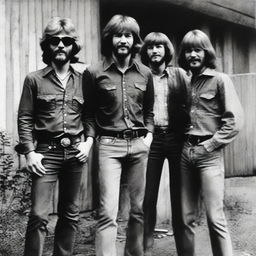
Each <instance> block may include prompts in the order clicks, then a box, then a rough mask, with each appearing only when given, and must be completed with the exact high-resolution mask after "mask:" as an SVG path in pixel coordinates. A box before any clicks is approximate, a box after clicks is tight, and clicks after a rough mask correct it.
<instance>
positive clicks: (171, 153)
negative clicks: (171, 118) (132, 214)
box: [144, 132, 183, 251]
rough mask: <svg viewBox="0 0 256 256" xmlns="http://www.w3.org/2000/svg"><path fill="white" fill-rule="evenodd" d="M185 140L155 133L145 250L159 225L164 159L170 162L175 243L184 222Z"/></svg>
mask: <svg viewBox="0 0 256 256" xmlns="http://www.w3.org/2000/svg"><path fill="white" fill-rule="evenodd" d="M182 145H183V140H182V139H181V138H180V137H179V136H177V135H176V134H174V133H172V132H162V133H161V132H160V133H154V137H153V142H152V144H151V147H150V152H149V157H148V164H147V174H146V191H145V198H144V250H145V251H147V250H149V249H151V248H152V247H153V243H154V239H153V233H154V229H155V225H156V205H157V198H158V191H159V185H160V179H161V174H162V169H163V163H164V160H165V159H166V158H167V159H168V163H169V173H170V174H169V177H170V193H171V208H172V225H173V230H174V236H175V240H176V245H177V246H178V242H179V239H178V236H179V233H180V232H179V231H180V223H181V218H180V216H181V212H180V192H179V190H180V156H181V150H182Z"/></svg>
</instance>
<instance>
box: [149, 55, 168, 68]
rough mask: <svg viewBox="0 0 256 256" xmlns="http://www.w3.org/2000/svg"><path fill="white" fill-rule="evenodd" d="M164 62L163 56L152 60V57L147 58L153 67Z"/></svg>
mask: <svg viewBox="0 0 256 256" xmlns="http://www.w3.org/2000/svg"><path fill="white" fill-rule="evenodd" d="M164 62H165V58H164V57H162V58H161V59H156V60H152V58H150V59H149V64H150V65H151V66H153V67H159V66H161V65H162V64H163V63H164Z"/></svg>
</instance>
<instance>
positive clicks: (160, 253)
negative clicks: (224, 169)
mask: <svg viewBox="0 0 256 256" xmlns="http://www.w3.org/2000/svg"><path fill="white" fill-rule="evenodd" d="M255 198H256V177H249V178H230V179H226V191H225V212H226V216H227V219H228V224H229V229H230V233H231V237H232V243H233V247H234V256H256V243H255V241H256V232H255V229H256V200H255ZM26 219H27V217H20V218H19V220H18V221H17V223H16V224H15V225H17V226H18V227H19V228H18V229H17V232H18V235H17V236H18V237H19V239H15V240H16V241H12V242H13V243H12V244H13V246H12V248H8V253H7V252H6V250H3V248H1V247H2V246H1V244H0V256H20V255H21V252H22V251H23V243H24V236H23V235H22V234H24V232H25V224H26ZM55 221H56V217H54V216H51V221H50V224H49V231H50V232H49V235H48V236H47V239H46V246H45V251H44V256H50V255H52V254H51V251H52V241H53V228H54V225H55ZM18 222H19V223H18ZM95 224H96V221H95V218H94V216H93V214H91V213H82V214H81V219H80V223H79V232H78V236H77V239H76V244H75V251H74V255H75V256H94V255H95V250H94V231H95ZM125 226H126V222H125V221H124V222H119V229H118V240H117V249H118V256H122V255H123V249H124V244H125V242H124V241H125ZM158 228H164V229H167V230H169V231H171V230H172V228H171V225H170V224H169V223H168V221H167V222H166V223H162V224H160V225H159V226H158ZM17 232H16V233H17ZM196 252H197V256H212V254H211V249H210V243H209V236H208V230H207V226H206V222H205V217H204V214H203V216H202V217H201V218H200V221H199V224H198V226H197V227H196ZM153 255H157V256H167V255H168V256H176V255H177V254H176V250H175V244H174V238H173V236H166V235H163V236H161V238H156V239H155V247H154V251H153Z"/></svg>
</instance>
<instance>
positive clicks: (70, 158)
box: [16, 17, 93, 256]
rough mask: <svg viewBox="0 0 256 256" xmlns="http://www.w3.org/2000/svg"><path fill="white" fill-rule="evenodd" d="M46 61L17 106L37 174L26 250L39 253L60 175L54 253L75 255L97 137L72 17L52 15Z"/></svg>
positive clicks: (25, 150) (24, 149) (24, 148)
mask: <svg viewBox="0 0 256 256" xmlns="http://www.w3.org/2000/svg"><path fill="white" fill-rule="evenodd" d="M40 44H41V48H42V51H43V61H44V62H45V63H46V64H47V67H45V68H43V69H41V70H38V71H35V72H32V73H30V74H28V75H27V76H26V78H25V81H24V87H23V92H22V95H21V100H20V105H19V111H18V132H19V141H20V143H19V145H18V146H17V147H16V150H17V151H18V152H19V153H20V154H24V155H25V157H26V162H27V166H28V170H29V171H30V172H31V175H32V190H31V203H32V208H31V212H30V215H29V221H28V225H27V231H26V236H25V252H24V256H40V255H42V253H43V246H44V239H45V236H46V234H47V223H48V214H49V210H50V204H51V201H52V195H53V191H54V190H53V189H54V186H55V184H56V182H57V180H58V181H59V198H58V199H59V200H58V209H57V211H58V221H57V224H56V228H55V235H54V252H53V255H56V256H57V255H58V256H61V255H63V256H64V255H66V256H67V255H70V256H71V255H72V252H73V245H74V241H75V233H76V230H77V225H78V217H79V188H80V181H81V175H82V171H83V169H84V164H85V162H86V161H87V157H88V154H89V150H90V148H91V145H92V141H93V139H92V138H91V135H92V134H91V133H90V126H91V124H90V121H88V122H87V121H86V118H85V115H84V112H83V107H84V106H83V105H84V96H83V90H82V74H80V73H78V72H76V71H75V70H74V69H73V68H72V67H71V66H70V63H75V62H77V60H78V58H77V57H76V54H77V53H78V52H79V50H80V48H81V45H80V43H79V41H78V37H77V34H76V30H75V27H74V25H73V23H72V21H71V20H70V19H62V18H59V17H55V18H53V19H52V20H51V21H50V22H49V23H48V24H47V26H46V28H45V30H44V32H43V36H42V39H41V43H40Z"/></svg>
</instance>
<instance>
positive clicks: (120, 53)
mask: <svg viewBox="0 0 256 256" xmlns="http://www.w3.org/2000/svg"><path fill="white" fill-rule="evenodd" d="M122 48H123V49H122ZM113 53H114V55H115V56H116V58H118V59H120V58H123V59H124V58H126V57H127V56H129V55H130V54H131V48H130V47H127V46H117V47H114V48H113Z"/></svg>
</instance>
